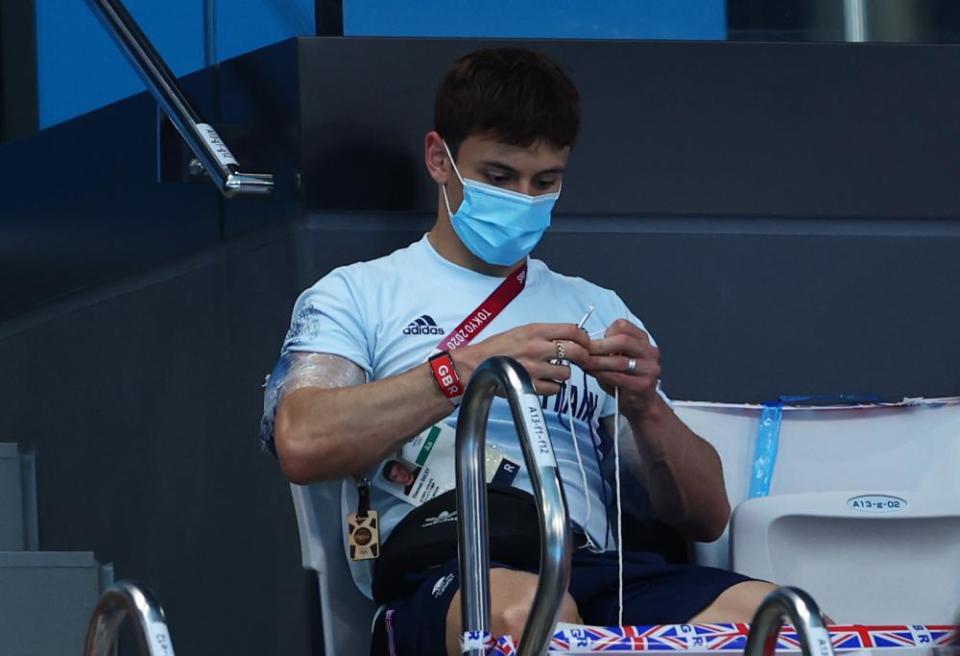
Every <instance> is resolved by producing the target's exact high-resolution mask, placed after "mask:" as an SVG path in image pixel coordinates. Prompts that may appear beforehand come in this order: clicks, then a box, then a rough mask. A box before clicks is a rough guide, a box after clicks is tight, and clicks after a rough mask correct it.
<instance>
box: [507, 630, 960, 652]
mask: <svg viewBox="0 0 960 656" xmlns="http://www.w3.org/2000/svg"><path fill="white" fill-rule="evenodd" d="M749 631H750V626H749V625H748V624H664V625H659V626H622V627H620V626H612V627H597V626H576V627H575V626H571V625H561V628H560V630H558V631H557V632H556V633H555V634H554V636H553V641H552V643H551V645H550V651H551V652H561V653H589V652H600V651H616V652H621V653H644V652H649V651H686V652H691V653H697V652H711V651H732V652H741V653H742V652H743V650H744V648H745V647H746V646H747V636H748V635H749ZM830 638H831V641H832V642H833V648H834V650H835V651H855V650H863V649H870V650H875V649H913V650H923V651H924V652H926V651H927V650H928V649H931V648H944V647H947V646H951V645H952V646H960V632H958V627H956V626H948V625H923V624H914V625H909V626H907V625H903V626H893V625H890V626H886V625H884V626H867V625H862V624H850V625H836V626H831V627H830ZM777 649H778V650H779V651H784V652H799V651H800V639H799V638H798V637H797V633H796V631H795V630H794V629H793V627H791V626H785V627H784V628H783V630H782V631H781V632H780V636H779V638H778V640H777ZM516 653H517V649H516V645H515V643H514V641H513V639H512V638H511V637H510V636H503V637H502V638H500V639H499V640H498V641H497V643H496V646H495V647H494V648H493V649H492V650H491V651H490V652H489V654H490V655H491V656H514V654H516Z"/></svg>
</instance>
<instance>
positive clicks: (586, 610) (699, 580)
mask: <svg viewBox="0 0 960 656" xmlns="http://www.w3.org/2000/svg"><path fill="white" fill-rule="evenodd" d="M491 567H505V568H507V569H516V568H514V567H510V566H508V565H504V564H502V563H498V562H492V563H491ZM458 579H459V574H458V563H457V559H456V558H453V559H451V560H448V561H447V562H446V563H444V564H443V565H441V566H439V567H435V568H432V569H430V570H428V571H426V572H423V573H419V574H416V575H410V576H409V577H408V579H407V582H408V583H409V584H410V585H409V588H407V589H408V590H411V592H410V593H409V594H407V595H405V596H403V597H401V598H399V599H396V600H393V601H391V602H389V603H387V604H386V605H385V608H384V609H383V610H382V611H381V612H380V613H379V615H378V616H377V619H376V621H375V622H374V631H373V643H372V646H371V650H370V653H371V656H445V655H446V644H445V643H446V619H447V610H448V609H449V608H450V602H451V601H452V600H453V595H454V593H456V591H457V590H458V589H459V587H460V585H459V580H458ZM750 580H751V579H750V578H748V577H746V576H743V575H741V574H737V573H735V572H730V571H727V570H723V569H715V568H713V567H698V566H696V565H671V564H668V563H667V562H666V561H665V560H664V559H663V558H662V557H661V556H660V555H658V554H654V553H648V552H625V553H624V554H623V621H624V623H625V624H628V625H647V624H683V623H686V622H687V621H688V620H689V619H690V618H692V617H693V616H695V615H696V614H698V613H699V612H700V611H702V610H703V609H705V608H706V607H707V606H709V605H710V604H711V603H712V602H713V600H714V599H716V598H717V597H718V596H719V595H720V593H722V592H723V591H724V590H726V589H727V588H729V587H730V586H733V585H736V584H738V583H742V582H744V581H750ZM569 590H570V596H572V597H573V599H574V601H575V602H576V603H577V610H578V611H579V612H580V617H582V618H583V622H584V624H592V625H597V626H616V624H617V596H618V595H617V554H616V552H607V553H602V554H593V553H590V552H588V551H586V550H579V551H576V552H574V554H573V567H572V570H571V574H570V588H569Z"/></svg>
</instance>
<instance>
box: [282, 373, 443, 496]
mask: <svg viewBox="0 0 960 656" xmlns="http://www.w3.org/2000/svg"><path fill="white" fill-rule="evenodd" d="M327 358H329V364H328V365H327V373H328V374H329V378H330V379H331V380H347V381H349V383H350V384H348V385H346V386H340V387H333V386H330V387H326V386H324V385H323V382H322V380H319V379H320V378H322V375H318V380H317V384H315V385H310V386H301V387H299V389H295V390H293V391H291V392H288V393H286V394H285V395H284V396H283V398H282V399H281V401H280V404H279V406H278V407H277V417H276V422H275V424H274V438H275V440H276V447H277V457H278V458H279V459H280V466H281V468H282V469H283V473H284V474H285V475H286V476H287V478H288V479H290V480H291V481H292V482H294V483H299V484H306V483H311V482H314V481H318V480H325V479H334V478H342V477H344V476H348V475H357V474H361V473H363V472H364V471H367V470H368V469H370V468H371V467H373V466H374V465H376V464H377V463H378V462H380V461H381V460H383V459H384V458H385V457H386V456H387V455H388V454H390V453H392V452H394V451H396V450H397V449H399V448H400V446H401V445H402V444H403V443H404V442H405V441H407V440H408V439H409V438H411V437H413V436H414V435H416V434H417V433H419V432H420V431H422V430H423V429H424V428H426V427H427V426H430V425H431V424H433V423H435V422H437V421H439V420H441V419H443V418H444V417H446V416H447V415H449V414H450V413H451V412H452V411H453V406H452V405H451V404H450V401H448V400H447V398H446V397H445V396H444V395H443V394H442V393H441V392H440V389H439V387H437V384H436V382H434V379H433V372H432V371H431V370H430V366H429V365H428V364H423V365H420V366H418V367H414V368H413V369H411V370H410V371H408V372H406V373H403V374H400V375H399V376H393V377H391V378H387V379H385V380H380V381H374V382H372V383H368V384H363V382H364V373H363V370H361V369H360V367H358V366H357V365H355V364H354V363H352V362H350V361H349V360H346V359H344V358H340V357H337V356H332V355H330V356H327ZM317 373H318V374H319V373H320V372H317Z"/></svg>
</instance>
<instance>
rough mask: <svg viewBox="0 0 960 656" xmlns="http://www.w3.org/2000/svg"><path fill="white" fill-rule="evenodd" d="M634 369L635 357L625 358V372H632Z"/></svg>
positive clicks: (635, 367)
mask: <svg viewBox="0 0 960 656" xmlns="http://www.w3.org/2000/svg"><path fill="white" fill-rule="evenodd" d="M636 370H637V359H636V358H630V359H629V360H627V373H628V374H632V373H633V372H635V371H636Z"/></svg>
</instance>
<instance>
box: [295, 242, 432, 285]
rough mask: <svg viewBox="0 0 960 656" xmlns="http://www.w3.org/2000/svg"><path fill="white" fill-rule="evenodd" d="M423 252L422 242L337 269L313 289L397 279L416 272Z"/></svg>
mask: <svg viewBox="0 0 960 656" xmlns="http://www.w3.org/2000/svg"><path fill="white" fill-rule="evenodd" d="M421 250H422V244H421V242H420V241H415V242H413V243H412V244H409V245H407V246H404V247H403V248H398V249H397V250H395V251H393V252H392V253H389V254H387V255H383V256H381V257H378V258H375V259H372V260H363V261H360V262H353V263H352V264H345V265H343V266H339V267H336V268H335V269H333V270H331V271H330V272H329V273H327V274H326V275H324V276H323V277H322V278H320V279H319V280H318V281H317V282H315V283H314V284H313V285H312V287H311V288H315V287H318V286H323V285H325V284H329V283H331V282H333V281H339V282H341V283H345V284H347V285H349V286H352V285H356V284H363V283H369V282H374V281H377V280H384V279H395V278H397V277H400V276H403V275H405V274H406V273H408V272H411V271H413V270H415V267H416V261H417V259H418V258H419V255H420V252H419V251H421Z"/></svg>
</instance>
